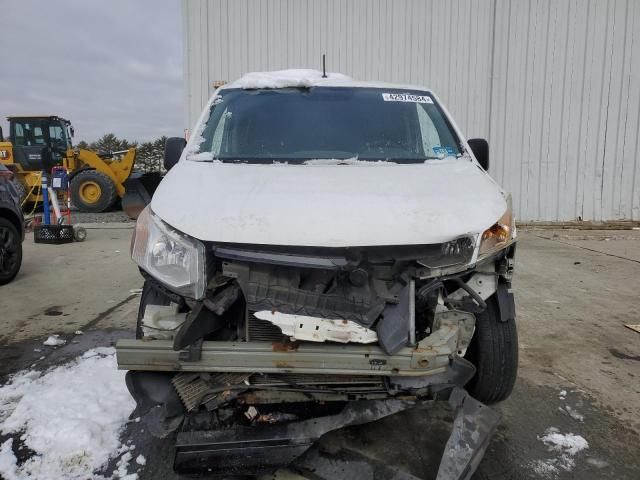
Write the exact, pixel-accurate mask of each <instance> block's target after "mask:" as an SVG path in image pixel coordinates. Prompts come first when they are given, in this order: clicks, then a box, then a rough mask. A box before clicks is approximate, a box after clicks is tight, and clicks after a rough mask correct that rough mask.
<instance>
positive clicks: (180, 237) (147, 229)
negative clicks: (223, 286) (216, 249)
mask: <svg viewBox="0 0 640 480" xmlns="http://www.w3.org/2000/svg"><path fill="white" fill-rule="evenodd" d="M131 258H132V259H133V261H134V262H136V263H137V264H138V265H139V266H140V268H142V269H143V270H144V271H146V272H147V273H148V274H149V275H151V276H152V277H154V278H155V279H156V280H158V281H160V282H162V283H163V284H164V285H166V286H167V287H168V288H169V289H170V290H171V291H173V292H175V293H177V294H180V295H184V296H186V297H189V298H193V299H196V300H199V299H201V298H203V297H204V294H205V288H206V282H207V280H206V268H205V248H204V245H203V244H202V242H199V241H198V240H196V239H195V238H191V237H189V236H187V235H185V234H184V233H181V232H178V231H177V230H175V229H173V228H171V227H170V226H169V225H167V224H166V223H164V222H163V221H162V220H160V218H158V217H157V216H156V215H155V214H154V213H153V212H152V211H151V208H149V207H148V206H147V207H146V208H145V209H144V210H142V212H141V213H140V216H139V217H138V221H137V222H136V228H135V231H134V234H133V239H132V241H131Z"/></svg>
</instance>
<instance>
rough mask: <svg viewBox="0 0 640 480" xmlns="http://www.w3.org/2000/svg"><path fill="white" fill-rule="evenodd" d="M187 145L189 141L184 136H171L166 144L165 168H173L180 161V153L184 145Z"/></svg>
mask: <svg viewBox="0 0 640 480" xmlns="http://www.w3.org/2000/svg"><path fill="white" fill-rule="evenodd" d="M186 145H187V141H186V140H185V139H184V138H182V137H170V138H167V141H166V142H165V144H164V168H165V170H167V171H168V170H171V168H172V167H173V166H174V165H175V164H176V163H178V160H180V155H182V151H183V150H184V147H185V146H186Z"/></svg>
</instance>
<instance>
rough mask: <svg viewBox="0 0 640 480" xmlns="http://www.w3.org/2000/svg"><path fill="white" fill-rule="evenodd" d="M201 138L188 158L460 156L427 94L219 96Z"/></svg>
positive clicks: (334, 91)
mask: <svg viewBox="0 0 640 480" xmlns="http://www.w3.org/2000/svg"><path fill="white" fill-rule="evenodd" d="M202 137H203V140H202V142H201V144H200V146H199V152H200V154H199V155H192V156H191V157H190V158H191V159H194V160H205V161H206V160H221V161H225V162H248V163H272V162H276V161H282V162H288V163H302V162H305V161H309V160H314V161H318V162H322V161H327V160H349V159H357V160H365V161H366V160H368V161H392V162H397V163H417V162H424V161H425V160H430V159H441V158H445V157H451V156H453V157H455V156H458V155H460V153H461V152H460V146H459V141H458V139H457V137H456V135H455V132H454V131H453V129H452V128H451V125H450V124H449V122H448V121H447V119H446V117H445V116H444V114H443V113H442V110H441V109H440V107H439V106H438V105H437V103H435V101H434V100H433V98H432V97H431V96H430V95H429V94H428V93H426V92H421V91H408V90H394V89H381V88H348V87H313V88H304V89H301V88H283V89H262V90H260V89H257V90H242V89H229V90H222V91H221V93H220V96H219V97H218V98H217V99H216V100H215V101H214V105H213V107H212V109H211V113H210V116H209V119H208V120H207V122H206V125H205V128H204V131H203V133H202Z"/></svg>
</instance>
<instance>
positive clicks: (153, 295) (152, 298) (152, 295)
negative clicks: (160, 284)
mask: <svg viewBox="0 0 640 480" xmlns="http://www.w3.org/2000/svg"><path fill="white" fill-rule="evenodd" d="M147 305H171V299H170V298H169V297H167V296H166V295H165V294H164V293H162V292H161V291H160V290H158V289H156V288H155V287H154V286H153V284H152V283H151V282H149V281H146V280H145V282H144V285H143V286H142V295H140V307H139V308H138V321H137V322H136V338H137V339H138V340H140V339H141V338H142V337H143V336H144V334H143V333H142V318H143V317H144V311H145V310H146V308H147Z"/></svg>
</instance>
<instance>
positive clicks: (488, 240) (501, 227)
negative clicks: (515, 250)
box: [478, 195, 516, 259]
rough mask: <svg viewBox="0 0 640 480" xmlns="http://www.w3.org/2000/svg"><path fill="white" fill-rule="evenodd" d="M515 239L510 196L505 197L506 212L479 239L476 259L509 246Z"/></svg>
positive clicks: (514, 224) (514, 223)
mask: <svg viewBox="0 0 640 480" xmlns="http://www.w3.org/2000/svg"><path fill="white" fill-rule="evenodd" d="M515 239H516V222H515V220H514V218H513V210H512V209H511V195H509V196H507V211H506V212H504V215H502V217H500V218H499V219H498V221H497V222H496V223H494V224H493V225H492V226H491V227H490V228H487V229H486V230H485V231H484V232H483V233H482V237H481V238H480V250H479V251H478V259H481V258H484V257H487V256H489V255H491V254H492V253H495V252H498V251H500V250H502V249H503V248H505V247H507V246H509V245H510V244H512V243H513V241H514V240H515Z"/></svg>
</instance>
